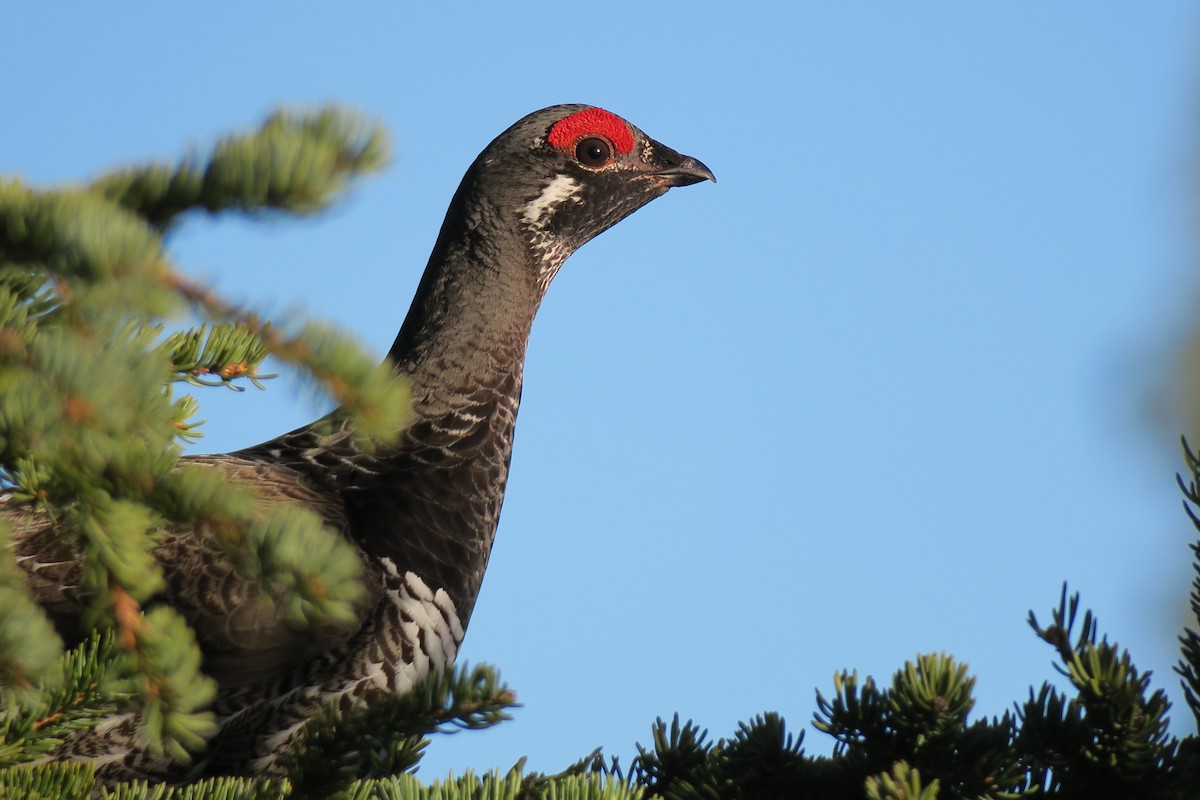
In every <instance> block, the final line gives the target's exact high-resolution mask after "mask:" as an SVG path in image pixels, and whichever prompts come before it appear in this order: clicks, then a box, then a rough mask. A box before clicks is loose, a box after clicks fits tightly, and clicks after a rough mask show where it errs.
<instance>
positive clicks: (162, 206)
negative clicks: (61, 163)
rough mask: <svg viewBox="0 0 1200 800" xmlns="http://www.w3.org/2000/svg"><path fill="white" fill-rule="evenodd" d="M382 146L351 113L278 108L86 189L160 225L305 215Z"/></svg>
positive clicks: (375, 132)
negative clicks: (217, 217)
mask: <svg viewBox="0 0 1200 800" xmlns="http://www.w3.org/2000/svg"><path fill="white" fill-rule="evenodd" d="M389 151H390V145H389V142H388V137H387V133H386V132H385V131H384V130H383V128H382V127H380V126H379V125H378V124H376V123H371V122H368V121H367V120H365V119H363V118H362V117H360V116H358V115H356V114H353V113H351V112H348V111H345V110H342V109H337V108H325V109H321V110H319V111H315V112H307V113H289V112H278V113H275V114H272V115H271V116H270V117H268V118H267V120H266V121H265V122H264V123H263V124H262V126H261V127H259V128H258V129H257V130H255V131H251V132H249V133H244V134H239V135H236V136H230V137H228V138H226V139H224V140H222V141H221V142H220V143H218V144H217V145H216V147H214V148H213V150H212V152H211V153H210V154H208V155H203V154H199V155H194V156H191V157H189V158H185V159H183V160H182V161H180V162H179V163H178V164H175V165H164V164H158V165H150V166H144V167H137V168H132V169H123V170H118V171H116V172H112V173H110V174H108V175H105V176H103V177H101V178H99V179H97V180H96V181H94V182H93V184H92V188H93V189H94V190H95V191H97V192H99V193H100V194H102V195H103V196H105V197H106V198H109V199H111V200H113V201H115V202H117V203H119V204H120V205H121V206H123V207H125V208H127V209H129V210H130V211H132V212H133V213H135V214H137V215H138V216H140V217H143V218H144V219H146V220H147V221H148V222H149V223H150V224H151V225H153V226H154V227H156V228H158V229H159V230H165V229H166V228H168V227H169V226H170V225H171V224H173V223H174V222H175V220H176V219H177V218H178V217H179V215H180V214H182V213H184V212H185V211H188V210H189V209H193V208H200V209H203V210H205V211H207V212H209V213H217V212H221V211H226V210H237V211H243V212H258V211H262V210H267V209H276V210H282V211H288V212H291V213H301V214H308V213H312V212H314V211H318V210H320V209H322V208H325V207H327V206H328V205H329V204H330V203H332V202H333V201H334V200H336V199H337V196H338V195H339V194H340V193H341V192H342V191H343V190H344V189H345V188H346V186H347V185H348V183H349V181H350V180H351V179H353V178H356V177H359V176H361V175H365V174H367V173H370V172H374V171H376V170H378V169H380V168H381V167H382V166H383V165H384V164H385V163H386V161H387V157H388V153H389Z"/></svg>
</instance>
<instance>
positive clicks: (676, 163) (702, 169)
mask: <svg viewBox="0 0 1200 800" xmlns="http://www.w3.org/2000/svg"><path fill="white" fill-rule="evenodd" d="M653 147H654V151H653V156H652V159H651V163H652V164H653V165H654V168H653V169H652V170H651V174H652V175H654V176H655V177H656V178H662V179H663V181H662V183H663V184H664V185H666V186H667V187H674V186H691V185H692V184H695V183H700V182H701V181H712V182H713V183H716V182H717V177H716V176H715V175H713V174H712V170H711V169H709V168H708V167H706V166H704V164H703V163H702V162H701V161H699V160H697V159H695V158H692V157H691V156H685V155H683V154H682V153H677V152H675V151H674V150H672V149H671V148H669V147H667V146H666V145H664V144H661V143H659V142H654V143H653Z"/></svg>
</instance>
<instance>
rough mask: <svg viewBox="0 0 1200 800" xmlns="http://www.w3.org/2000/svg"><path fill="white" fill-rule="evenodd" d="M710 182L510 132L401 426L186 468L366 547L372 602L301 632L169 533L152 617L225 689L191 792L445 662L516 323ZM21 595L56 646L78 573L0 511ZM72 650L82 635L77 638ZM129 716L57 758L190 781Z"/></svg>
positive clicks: (432, 326)
mask: <svg viewBox="0 0 1200 800" xmlns="http://www.w3.org/2000/svg"><path fill="white" fill-rule="evenodd" d="M709 179H714V178H713V175H712V173H711V172H710V171H709V170H708V168H707V167H705V166H704V165H703V164H702V163H700V162H699V161H697V160H695V159H692V158H689V157H687V156H683V155H680V154H679V153H677V152H676V151H674V150H672V149H670V148H669V147H666V146H665V145H662V144H660V143H659V142H656V141H654V140H653V139H651V138H649V137H648V136H646V135H645V134H644V133H643V132H642V131H640V130H639V129H638V128H636V127H634V126H633V125H631V124H629V123H627V122H626V121H624V120H623V119H621V118H620V117H617V116H616V115H614V114H612V113H610V112H608V111H604V110H602V109H599V108H595V107H589V106H583V105H562V106H553V107H550V108H546V109H543V110H541V111H537V112H534V113H533V114H530V115H528V116H527V117H525V118H523V119H521V120H520V121H518V122H517V123H516V124H514V125H513V126H512V127H510V128H509V129H508V130H506V131H505V132H504V133H502V134H501V135H500V136H498V137H497V138H496V139H495V140H494V141H492V143H491V144H489V145H488V146H487V147H486V148H485V149H484V150H483V152H482V153H481V154H480V155H479V157H478V158H477V159H476V160H475V162H474V163H473V164H472V165H471V167H470V169H468V170H467V173H466V175H465V176H464V178H463V180H462V183H461V184H460V185H459V187H458V190H457V192H456V193H455V195H454V197H453V200H452V201H451V203H450V208H449V210H448V212H447V214H446V218H445V222H444V223H443V225H442V229H441V232H440V234H439V235H438V238H437V241H436V243H435V244H434V247H433V252H432V254H431V256H430V258H429V262H428V265H427V267H426V269H425V272H424V275H423V277H422V279H421V282H420V285H419V287H418V289H417V292H416V296H415V298H414V300H413V302H412V306H411V307H410V309H409V312H408V315H407V317H406V318H405V320H404V323H403V325H402V327H401V329H400V332H399V334H398V335H397V337H396V340H395V343H394V344H393V345H392V347H391V350H390V351H389V353H388V358H389V360H390V362H391V363H392V365H393V367H394V369H395V370H396V371H397V372H399V373H400V374H402V375H403V376H405V377H406V378H407V380H408V382H409V385H410V389H411V395H412V403H413V411H414V417H413V419H414V421H413V422H412V423H411V424H409V425H408V427H406V428H405V430H404V431H403V432H402V434H401V435H400V437H399V440H398V443H397V444H395V445H394V446H390V447H388V448H386V449H382V450H374V451H371V452H366V451H364V450H360V449H359V447H358V446H357V445H356V439H355V437H354V436H353V435H352V433H351V432H350V431H349V430H348V429H347V427H346V425H345V423H344V420H343V418H342V417H341V415H340V414H339V412H337V411H335V412H333V413H332V414H331V415H330V416H328V417H326V418H324V419H322V420H318V421H317V422H315V423H313V424H311V425H308V426H305V427H303V428H300V429H298V430H295V431H292V432H291V433H287V434H284V435H282V436H279V437H277V438H275V439H271V440H270V441H267V442H264V443H262V444H259V445H257V446H255V447H250V448H248V449H245V450H241V451H238V452H234V453H228V454H223V455H212V456H194V457H189V458H188V459H187V461H188V462H190V463H191V464H194V465H199V466H206V467H211V468H213V469H223V470H225V471H226V472H227V473H228V475H229V478H230V479H231V480H236V481H242V482H246V483H249V484H252V485H253V486H255V487H256V488H257V489H258V490H259V492H260V493H261V494H262V495H263V497H264V498H265V501H266V502H294V503H303V504H307V505H309V506H311V507H312V508H314V509H316V510H318V511H319V512H320V513H321V514H322V515H323V517H324V519H325V521H326V522H327V524H328V525H330V526H331V527H333V528H334V529H336V530H339V531H341V532H342V535H344V536H345V537H346V538H347V539H348V540H349V541H350V542H352V543H353V544H354V545H355V546H356V547H357V548H358V550H359V552H360V555H361V560H362V562H363V574H364V583H365V586H366V592H365V599H364V600H363V601H362V603H361V604H360V608H359V610H360V614H359V617H358V619H357V621H356V622H355V624H354V625H351V626H340V627H339V626H329V627H326V628H318V629H307V630H297V629H295V628H294V627H291V626H289V625H288V624H286V622H285V621H283V620H281V619H280V618H279V617H278V616H277V615H275V614H274V613H273V612H272V611H271V610H270V609H269V608H264V606H263V604H261V602H260V601H258V600H257V599H256V598H257V593H256V592H257V589H256V587H255V586H253V585H251V584H250V583H248V582H247V581H246V580H244V579H243V578H241V577H240V576H239V575H238V573H237V572H236V571H235V570H234V568H233V567H232V565H231V564H230V563H229V562H227V561H226V560H224V559H223V558H222V557H221V556H220V555H219V553H220V551H219V549H218V548H217V547H216V545H215V544H214V541H213V534H212V532H211V531H208V530H206V529H205V528H204V527H203V526H192V527H187V528H174V529H171V530H168V531H166V532H165V533H164V535H163V538H162V540H161V543H160V544H159V545H158V547H157V549H156V551H155V556H156V558H157V559H158V561H159V562H160V563H161V564H162V565H163V567H164V571H165V573H166V576H167V583H168V586H167V588H166V590H165V591H164V597H163V600H164V601H165V602H169V603H171V604H173V605H174V606H175V607H177V608H178V609H179V610H180V611H181V612H182V613H183V614H184V616H185V617H187V619H188V620H189V622H190V623H191V624H192V625H193V627H194V628H195V629H196V631H197V635H198V637H199V640H200V645H201V649H202V651H203V652H204V657H205V661H204V667H205V671H206V672H208V673H209V674H210V675H212V676H213V677H214V678H215V679H216V680H217V681H218V684H219V687H220V688H219V693H218V697H217V700H216V702H215V704H214V710H215V712H216V714H217V717H218V724H219V731H218V733H217V734H216V735H215V736H214V738H213V739H212V740H211V741H210V746H209V750H208V751H207V752H206V753H205V754H204V755H203V756H202V757H201V761H200V762H199V763H198V764H197V765H193V768H192V771H191V775H201V774H265V775H271V774H277V773H278V771H279V769H280V764H279V759H278V757H279V755H281V754H282V753H285V752H287V750H288V748H289V747H290V746H291V744H292V743H293V741H294V739H295V737H296V736H297V735H298V733H299V731H300V730H301V729H302V727H303V725H304V723H305V722H306V721H307V720H308V719H310V718H311V717H312V716H313V715H314V714H315V713H316V712H317V711H318V710H319V709H320V708H321V707H322V706H323V705H325V704H328V703H339V704H341V705H343V706H349V705H350V704H352V703H354V702H357V701H360V700H364V699H366V700H369V699H370V698H371V697H372V696H379V695H382V694H388V693H402V692H405V691H407V690H409V689H410V688H411V687H412V686H413V685H414V683H415V682H416V681H418V680H419V679H420V678H421V677H423V676H424V675H425V674H427V673H428V672H429V671H430V670H431V669H434V668H441V667H445V666H448V665H449V664H451V663H453V661H454V658H455V655H456V653H457V651H458V647H459V645H460V643H461V642H462V639H463V634H464V631H465V629H466V626H467V621H468V619H469V618H470V615H471V611H472V608H473V606H474V604H475V599H476V596H477V594H478V592H479V588H480V583H481V581H482V579H483V573H484V569H485V568H486V566H487V561H488V556H489V554H490V552H491V547H492V540H493V537H494V535H495V531H496V525H497V522H498V520H499V516H500V506H501V502H502V500H503V498H504V489H505V484H506V480H507V477H508V465H509V457H510V454H511V452H512V441H513V428H514V424H515V422H516V416H517V407H518V405H519V402H520V397H521V380H522V368H523V363H524V357H525V348H526V343H527V341H528V337H529V331H530V327H531V325H532V323H533V318H534V315H535V313H536V311H537V308H538V306H539V304H540V303H541V300H542V297H543V295H544V293H545V291H546V288H547V286H548V285H549V283H550V281H551V279H552V278H553V277H554V275H555V274H556V273H557V271H558V269H559V268H560V267H561V266H562V264H563V262H564V261H565V260H566V258H567V257H568V256H569V255H570V254H571V253H572V252H574V251H575V250H576V249H577V248H579V247H580V246H581V245H583V244H584V243H585V242H587V241H588V240H589V239H591V238H593V237H595V236H596V235H598V234H600V233H602V232H603V231H604V230H606V229H608V228H609V227H611V226H612V225H614V224H616V223H617V222H619V221H620V220H621V219H623V218H624V217H626V216H627V215H629V214H631V213H633V212H634V211H636V210H637V209H638V208H640V207H641V206H643V205H645V204H646V203H648V202H650V201H651V200H653V199H654V198H656V197H659V196H661V195H663V194H664V193H666V192H667V190H668V189H670V188H672V187H676V186H687V185H691V184H694V183H698V182H700V181H703V180H709ZM2 513H3V514H4V515H5V516H6V517H8V518H9V520H10V521H11V523H12V526H11V527H12V529H13V530H14V531H15V532H16V534H15V538H14V540H13V543H12V547H13V550H14V554H15V556H16V557H17V560H18V563H19V564H20V565H21V566H22V567H23V568H24V570H25V572H26V574H27V576H28V580H27V583H28V585H29V587H30V589H31V591H32V593H33V594H34V596H35V598H36V599H37V600H38V602H39V603H41V605H42V606H43V607H44V608H46V609H47V611H48V613H49V614H50V616H51V617H52V619H54V621H55V623H56V624H57V625H58V626H59V627H60V629H61V630H63V631H64V633H65V634H67V635H70V634H71V633H72V628H71V626H72V625H73V624H74V623H75V620H77V619H78V615H79V612H80V609H81V608H82V607H83V603H84V602H85V598H79V597H76V596H75V595H74V594H73V593H72V592H71V587H74V586H77V585H78V583H79V575H80V572H81V566H80V563H79V559H78V557H77V556H75V555H73V554H70V553H63V552H61V551H60V550H59V549H57V548H59V547H61V545H57V544H56V543H55V541H56V540H55V536H54V529H53V526H52V524H51V523H50V522H49V521H48V520H46V519H45V518H44V517H42V516H39V515H38V514H37V513H35V512H33V511H31V510H29V509H28V508H23V507H5V508H3V510H2ZM76 633H77V632H76ZM139 722H140V720H139V719H138V717H137V716H136V715H133V714H125V715H121V716H113V717H111V718H109V719H106V720H104V721H103V722H102V723H101V724H100V725H99V726H97V727H96V728H94V729H92V730H89V731H84V732H81V733H79V734H76V735H73V736H72V737H70V738H68V739H67V740H66V741H65V742H64V743H63V744H62V745H61V746H60V747H59V748H58V749H57V750H56V751H55V752H54V753H53V756H54V757H56V758H62V759H81V758H89V759H95V761H96V762H97V767H98V774H99V775H100V776H101V777H102V778H104V779H106V780H110V781H112V780H125V779H131V778H149V779H164V778H166V779H172V778H180V777H183V775H182V773H180V772H178V770H179V769H180V768H178V767H175V766H173V765H172V764H170V763H169V762H168V761H167V760H166V759H164V758H162V757H160V756H156V755H154V754H153V753H151V752H149V751H148V750H147V749H146V748H145V747H143V746H141V745H140V744H139V742H140V741H141V740H140V738H139V736H138V725H139Z"/></svg>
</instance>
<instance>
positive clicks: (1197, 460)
mask: <svg viewBox="0 0 1200 800" xmlns="http://www.w3.org/2000/svg"><path fill="white" fill-rule="evenodd" d="M1180 443H1181V445H1182V447H1183V457H1184V462H1185V463H1186V464H1187V469H1188V473H1189V475H1190V477H1189V478H1188V481H1187V482H1186V483H1185V482H1184V480H1183V478H1182V477H1181V476H1180V475H1178V474H1176V475H1175V480H1176V482H1177V483H1178V484H1179V488H1180V490H1181V491H1182V492H1183V497H1184V500H1183V510H1184V511H1185V512H1186V513H1187V515H1188V519H1190V520H1191V521H1192V526H1193V527H1194V528H1195V529H1196V530H1197V531H1198V532H1200V516H1198V515H1197V511H1196V509H1197V508H1200V457H1198V456H1197V455H1196V453H1194V452H1192V449H1191V447H1189V446H1188V443H1187V439H1181V440H1180ZM1191 548H1192V573H1193V577H1192V589H1191V593H1190V594H1189V596H1188V601H1189V605H1190V607H1191V611H1192V617H1193V618H1194V619H1196V620H1198V621H1200V539H1198V540H1197V541H1195V542H1193V543H1192V545H1191ZM1179 643H1180V651H1181V655H1182V657H1181V658H1180V661H1179V664H1178V665H1177V666H1176V667H1175V671H1176V672H1177V673H1179V676H1180V677H1181V678H1182V681H1181V683H1182V684H1183V695H1184V699H1185V700H1186V701H1187V704H1188V708H1189V709H1191V711H1192V716H1193V718H1194V719H1195V721H1196V727H1197V728H1200V632H1197V631H1196V630H1195V629H1194V628H1184V631H1183V634H1182V635H1181V636H1180V637H1179Z"/></svg>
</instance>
